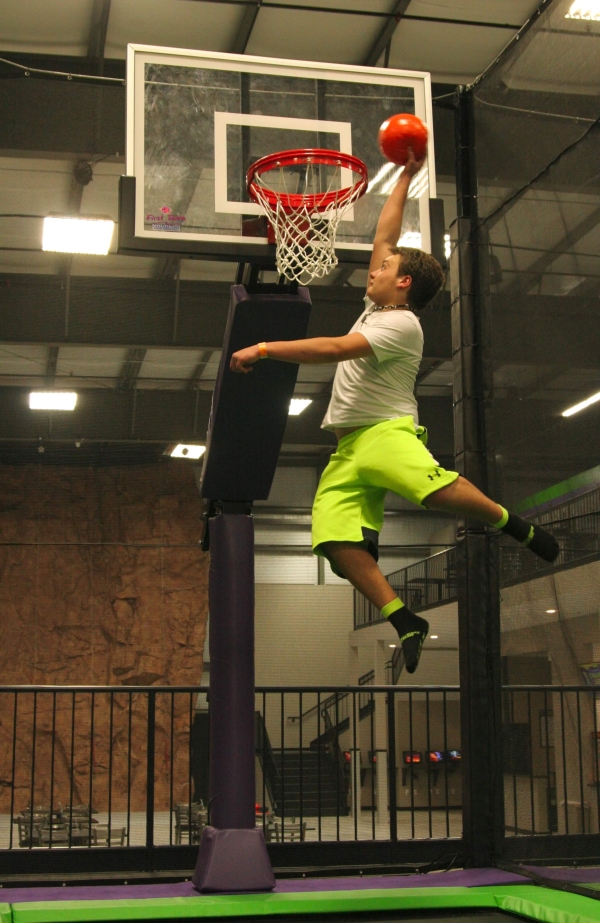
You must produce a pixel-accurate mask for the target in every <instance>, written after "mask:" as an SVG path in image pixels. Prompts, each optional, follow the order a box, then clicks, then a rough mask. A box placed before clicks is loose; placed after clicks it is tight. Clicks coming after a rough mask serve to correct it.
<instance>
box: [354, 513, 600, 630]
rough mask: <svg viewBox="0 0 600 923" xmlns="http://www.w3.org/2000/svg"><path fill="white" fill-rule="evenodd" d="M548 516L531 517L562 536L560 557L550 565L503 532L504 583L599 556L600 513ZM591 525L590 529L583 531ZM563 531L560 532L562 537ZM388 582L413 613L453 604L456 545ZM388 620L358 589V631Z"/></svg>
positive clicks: (399, 572) (395, 573)
mask: <svg viewBox="0 0 600 923" xmlns="http://www.w3.org/2000/svg"><path fill="white" fill-rule="evenodd" d="M547 515H548V514H542V515H540V516H538V517H534V518H532V522H536V521H537V520H538V519H544V524H545V525H547V526H549V527H550V528H551V529H552V530H554V531H556V532H558V541H559V544H560V546H561V551H560V554H559V557H558V558H557V560H556V561H555V562H553V563H552V564H550V563H548V562H546V561H542V560H541V559H540V558H536V557H533V556H532V555H531V552H530V551H529V550H528V549H527V548H524V547H523V546H522V545H519V544H514V543H513V541H512V540H511V539H508V538H507V537H506V536H504V535H503V534H502V533H498V534H497V538H498V540H500V541H501V542H502V544H501V545H500V573H501V585H502V586H509V585H511V584H515V583H521V582H525V581H527V580H530V579H532V578H533V577H535V576H536V575H537V574H541V573H544V574H545V573H548V571H551V570H556V569H558V568H563V567H569V566H574V565H575V564H577V563H578V562H580V561H582V560H584V559H592V558H597V557H600V512H598V511H596V512H589V513H578V514H577V515H575V516H565V517H564V518H563V519H554V520H551V521H548V520H547ZM588 523H589V525H591V526H592V528H591V529H590V528H588V529H582V528H581V527H582V526H585V525H587V524H588ZM561 532H562V534H561ZM387 579H388V581H389V582H390V584H391V585H392V587H393V588H394V590H396V591H397V592H398V595H399V596H400V597H401V598H402V599H403V600H404V602H405V603H406V605H407V606H408V607H409V609H412V610H415V611H418V610H419V609H423V608H427V607H429V606H432V605H441V604H442V603H447V602H453V601H454V600H456V599H457V590H456V546H455V545H453V546H452V547H451V548H447V549H446V550H445V551H440V552H438V553H437V554H434V555H431V556H430V557H429V558H424V559H423V560H422V561H417V562H416V563H415V564H410V565H409V566H408V567H402V568H400V569H399V570H396V571H392V573H391V574H388V575H387ZM382 621H384V618H383V616H382V615H381V614H380V612H379V609H377V608H376V607H375V606H373V604H372V603H370V602H369V601H368V600H367V599H366V598H365V597H364V596H363V595H362V593H359V592H358V590H355V591H354V628H355V629H356V628H364V627H366V626H367V625H372V624H374V623H375V622H382Z"/></svg>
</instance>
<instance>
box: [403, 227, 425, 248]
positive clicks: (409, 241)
mask: <svg viewBox="0 0 600 923" xmlns="http://www.w3.org/2000/svg"><path fill="white" fill-rule="evenodd" d="M398 246H399V247H416V248H417V250H420V249H421V234H420V233H419V231H407V232H406V234H403V235H402V237H401V238H400V240H399V241H398Z"/></svg>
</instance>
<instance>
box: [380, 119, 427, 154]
mask: <svg viewBox="0 0 600 923" xmlns="http://www.w3.org/2000/svg"><path fill="white" fill-rule="evenodd" d="M377 140H378V142H379V150H380V151H381V153H382V154H383V156H384V157H387V159H388V160H391V161H392V163H397V164H398V166H401V167H403V166H404V164H405V163H406V161H407V160H408V149H409V147H412V149H413V152H414V155H415V160H422V159H423V157H424V156H425V152H426V151H427V127H426V126H425V125H424V124H423V122H422V121H421V119H419V118H417V116H416V115H411V114H410V113H408V112H401V113H399V114H398V115H391V116H390V117H389V119H386V120H385V122H384V123H383V125H382V126H381V128H380V129H379V135H378V138H377Z"/></svg>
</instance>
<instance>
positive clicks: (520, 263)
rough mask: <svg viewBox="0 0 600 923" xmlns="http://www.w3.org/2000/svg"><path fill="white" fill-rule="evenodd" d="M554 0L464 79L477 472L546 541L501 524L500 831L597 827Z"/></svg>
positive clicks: (584, 390) (564, 136) (589, 265)
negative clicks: (481, 346)
mask: <svg viewBox="0 0 600 923" xmlns="http://www.w3.org/2000/svg"><path fill="white" fill-rule="evenodd" d="M571 5H572V4H571V0H556V2H554V3H550V4H548V5H547V6H546V8H545V9H544V10H543V11H542V13H541V14H540V15H539V16H538V18H537V19H536V21H535V22H534V24H533V25H532V26H531V27H530V28H529V29H528V30H527V31H525V32H524V34H523V35H522V36H520V38H519V40H518V41H515V42H513V44H512V46H511V47H510V48H509V49H508V50H507V51H506V53H505V54H504V55H503V56H501V57H500V59H499V60H498V61H497V62H496V64H495V66H494V67H492V68H491V69H490V71H489V72H488V73H487V74H486V75H484V77H483V79H482V80H481V81H480V82H479V83H478V85H477V86H476V87H475V89H474V94H473V95H474V117H475V135H476V147H477V150H476V157H477V176H478V211H479V214H478V220H479V248H480V266H481V278H482V291H483V294H484V305H485V306H486V307H487V309H488V310H487V316H488V317H489V319H490V342H491V350H490V359H491V362H490V395H491V398H490V401H489V418H488V419H489V427H488V434H487V436H488V452H489V457H490V459H491V469H492V483H493V489H494V492H495V496H496V497H497V498H498V500H499V502H501V503H503V504H504V505H505V506H506V507H508V508H509V509H512V510H515V511H518V512H520V513H521V514H522V515H524V516H526V517H527V518H530V519H534V520H536V521H538V522H543V523H546V525H547V528H549V529H550V530H551V531H553V532H554V534H555V535H556V537H557V538H558V541H559V543H560V546H561V552H560V555H559V558H558V559H557V561H556V562H555V564H554V565H548V564H546V563H544V562H542V561H539V560H537V559H535V558H534V557H533V555H531V554H530V553H529V552H528V551H527V550H526V549H523V548H519V547H517V546H516V545H515V544H514V543H511V542H510V541H509V540H505V539H504V538H503V539H502V540H501V555H500V566H501V587H502V589H501V638H502V640H501V648H502V661H503V681H504V690H503V731H504V750H503V770H504V801H505V808H504V820H505V834H506V836H507V837H511V836H515V835H516V836H528V835H529V836H530V835H538V834H539V835H546V836H547V835H548V834H586V833H598V830H599V827H598V823H599V820H598V819H599V815H600V811H599V804H600V802H599V791H600V787H599V786H600V782H599V779H600V774H599V772H598V764H599V756H598V738H599V733H598V732H599V730H600V710H599V707H598V703H597V698H596V692H595V691H594V686H595V684H596V683H597V682H598V676H599V675H600V626H599V603H598V599H599V593H598V590H599V588H600V535H599V533H600V451H599V450H600V427H599V423H600V401H598V402H596V403H594V402H591V403H590V404H589V405H588V406H586V407H582V408H580V409H576V408H577V405H578V404H580V403H581V402H584V401H586V400H587V399H589V398H593V397H594V395H598V392H600V324H599V316H600V301H599V296H600V124H599V120H600V97H599V96H598V92H597V88H598V78H599V77H600V56H599V55H598V39H599V38H600V22H597V21H593V20H591V19H587V20H585V19H581V18H579V19H578V18H572V17H573V15H574V14H573V13H570V8H571ZM525 685H527V686H529V687H532V686H533V687H537V688H529V689H527V690H526V689H523V688H520V687H522V686H525ZM541 687H549V688H541ZM562 849H563V855H564V857H565V858H569V856H572V855H578V856H580V857H582V858H583V857H584V856H586V855H587V854H588V852H589V850H588V851H587V852H586V849H587V848H586V847H585V846H582V845H581V842H580V841H579V845H577V846H573V845H568V843H567V841H565V845H564V846H563V847H562ZM570 850H571V852H570ZM530 855H531V857H532V858H535V856H536V853H535V849H534V848H533V847H532V852H531V853H530Z"/></svg>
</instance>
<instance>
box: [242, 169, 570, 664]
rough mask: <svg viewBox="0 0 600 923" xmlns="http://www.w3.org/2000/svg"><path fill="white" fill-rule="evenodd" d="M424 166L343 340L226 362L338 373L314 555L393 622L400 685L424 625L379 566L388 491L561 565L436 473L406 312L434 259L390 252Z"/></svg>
mask: <svg viewBox="0 0 600 923" xmlns="http://www.w3.org/2000/svg"><path fill="white" fill-rule="evenodd" d="M422 165H423V161H416V160H415V159H414V156H413V155H412V152H411V155H410V159H409V161H408V163H407V164H406V166H405V168H404V170H403V172H402V174H401V176H400V179H399V180H398V183H397V184H396V186H395V188H394V190H393V191H392V193H391V194H390V196H389V198H388V200H387V201H386V203H385V205H384V206H383V209H382V211H381V215H380V217H379V221H378V224H377V230H376V233H375V240H374V243H373V253H372V256H371V263H370V266H369V281H368V285H367V292H366V296H365V306H366V310H365V312H364V313H363V314H362V315H361V317H360V318H359V319H358V320H357V321H356V323H355V324H354V326H353V327H352V329H351V330H350V332H349V333H348V334H347V335H346V336H341V337H316V338H313V339H307V340H291V341H283V342H277V343H259V344H257V345H256V346H250V347H248V348H246V349H241V350H239V351H238V352H236V353H234V354H233V356H232V358H231V364H230V368H231V370H232V371H233V372H250V371H251V370H252V365H253V364H254V363H255V362H257V361H259V360H261V359H277V360H279V361H282V362H310V363H320V362H322V363H328V362H337V363H339V364H338V367H337V371H336V375H335V378H334V383H333V391H332V395H331V401H330V403H329V407H328V409H327V413H326V414H325V418H324V420H323V423H322V424H321V425H322V427H323V428H324V429H328V430H332V431H333V432H334V433H335V435H336V437H337V439H338V446H337V450H336V451H335V452H334V454H333V455H332V456H331V459H330V461H329V464H328V466H327V468H326V469H325V471H324V472H323V475H322V477H321V480H320V483H319V487H318V489H317V494H316V497H315V502H314V506H313V551H314V552H315V554H318V555H323V556H324V557H326V558H327V559H328V560H329V562H330V565H331V568H332V570H333V571H334V573H336V574H338V575H339V576H341V577H345V578H346V579H348V580H349V581H350V583H352V584H353V586H354V587H356V589H357V590H359V591H360V592H361V593H363V595H364V596H366V597H367V599H369V600H370V601H371V602H372V603H373V605H375V606H377V608H379V609H380V610H381V614H382V615H383V616H384V617H386V618H389V620H390V622H391V623H392V625H393V626H394V628H395V629H396V631H397V632H398V636H399V638H400V642H401V644H402V650H403V652H404V658H405V665H406V669H407V671H408V673H414V671H415V670H416V668H417V665H418V663H419V658H420V656H421V648H422V646H423V642H424V640H425V638H426V637H427V632H428V630H429V624H428V622H427V621H426V620H425V619H423V618H421V617H420V616H418V615H416V614H415V613H413V612H411V611H410V609H408V607H407V606H405V605H404V603H403V602H402V601H401V600H400V599H399V598H398V596H397V595H396V593H395V591H394V590H393V589H392V587H391V586H390V584H389V583H388V581H387V580H386V579H385V577H384V575H383V574H382V572H381V571H380V570H379V567H378V566H377V557H378V537H379V532H380V530H381V527H382V525H383V509H384V499H385V495H386V493H387V491H388V490H392V491H394V492H395V493H397V494H400V495H401V496H402V497H405V498H406V499H408V500H411V501H412V502H413V503H416V504H418V505H419V506H422V507H425V508H427V509H433V510H443V511H446V512H452V513H456V514H464V515H468V516H470V517H473V518H477V519H480V520H481V521H483V522H485V523H487V524H488V525H490V526H495V527H496V528H497V529H500V530H501V531H503V532H506V533H507V534H508V535H511V536H512V537H513V538H515V539H516V540H517V541H519V542H521V543H522V544H524V545H526V546H528V547H529V548H530V549H531V550H532V551H533V552H534V553H535V554H537V555H539V556H540V557H542V558H543V559H544V560H546V561H554V560H555V559H556V557H557V555H558V553H559V546H558V543H557V542H556V539H555V538H554V537H553V536H552V535H551V534H550V533H549V532H547V531H546V530H545V529H543V528H542V527H541V526H538V525H533V524H532V523H529V522H526V521H525V520H524V519H521V518H520V517H519V516H516V515H514V514H512V513H509V512H508V511H507V510H505V509H504V508H503V507H502V506H499V504H497V503H495V502H494V501H493V500H490V499H489V497H486V496H485V494H483V493H481V491H480V490H478V489H477V488H476V487H475V486H474V485H473V484H471V483H470V482H469V481H467V480H466V479H465V478H463V477H462V476H461V475H459V474H458V473H457V472H456V471H446V470H445V469H444V468H441V467H440V466H439V465H438V464H437V462H436V461H435V459H434V458H433V457H432V455H431V454H430V453H429V452H428V451H427V449H426V448H425V444H426V441H427V433H426V431H425V429H424V427H422V426H419V425H418V411H417V403H416V400H415V397H414V385H415V379H416V376H417V372H418V370H419V365H420V362H421V358H422V355H423V333H422V330H421V325H420V324H419V321H418V319H417V317H416V314H415V313H414V312H416V311H420V310H422V309H423V308H424V307H425V306H426V305H427V304H428V302H430V301H431V299H432V298H433V297H434V296H435V295H436V294H437V292H438V291H439V290H440V288H441V287H442V285H443V282H444V275H443V272H442V268H441V266H440V264H439V263H438V262H437V260H435V259H434V258H433V257H432V256H430V255H429V254H427V253H423V252H422V251H421V250H415V249H412V248H407V247H401V248H399V247H397V246H396V241H397V240H398V238H399V237H400V231H401V228H402V215H403V212H404V205H405V203H406V199H407V196H408V187H409V184H410V181H411V179H412V177H413V176H415V174H416V173H417V172H418V171H419V170H420V168H421V166H422Z"/></svg>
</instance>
